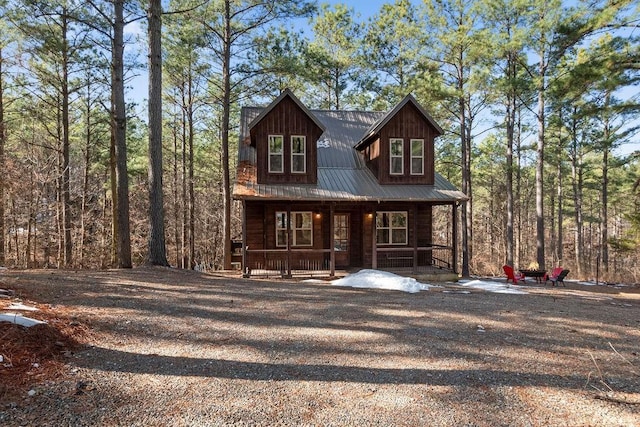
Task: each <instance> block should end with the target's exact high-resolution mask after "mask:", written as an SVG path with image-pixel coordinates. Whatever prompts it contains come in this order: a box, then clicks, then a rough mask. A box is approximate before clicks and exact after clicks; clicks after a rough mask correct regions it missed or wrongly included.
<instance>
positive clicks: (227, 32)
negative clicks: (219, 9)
mask: <svg viewBox="0 0 640 427" xmlns="http://www.w3.org/2000/svg"><path fill="white" fill-rule="evenodd" d="M223 37H224V41H223V45H224V46H223V49H224V54H223V65H222V86H223V98H222V191H223V195H224V218H223V222H224V237H223V239H224V243H223V247H224V253H223V260H224V261H223V267H224V269H225V270H230V269H231V184H230V177H229V116H230V110H231V43H232V40H231V5H230V0H225V2H224V36H223Z"/></svg>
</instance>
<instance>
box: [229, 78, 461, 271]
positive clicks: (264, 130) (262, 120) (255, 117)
mask: <svg viewBox="0 0 640 427" xmlns="http://www.w3.org/2000/svg"><path fill="white" fill-rule="evenodd" d="M240 120H241V123H240V144H239V153H238V170H237V179H236V183H235V186H234V190H233V196H234V198H235V199H236V200H240V201H241V202H242V206H243V218H242V246H241V247H239V248H238V250H239V251H241V252H240V254H238V257H240V255H241V259H242V270H243V272H244V274H245V276H249V275H252V274H269V273H271V274H274V273H275V274H282V275H284V276H291V275H292V274H296V273H299V272H302V273H303V274H313V273H315V272H324V273H329V274H331V275H333V274H334V272H335V270H336V269H350V268H374V269H376V268H377V269H389V270H400V269H404V270H405V271H406V270H408V271H409V272H413V273H421V272H427V271H429V270H432V269H434V268H440V269H447V270H450V271H453V272H455V271H456V269H457V266H456V258H457V256H456V237H455V236H456V234H457V233H456V209H457V207H458V205H459V204H460V202H462V201H463V200H466V196H465V195H464V194H463V193H462V192H460V191H458V190H457V189H456V188H455V187H454V186H453V185H451V184H450V183H449V182H447V181H446V180H445V179H444V178H443V177H442V176H440V175H439V174H437V173H436V172H435V171H434V139H435V138H436V137H437V136H439V135H441V134H442V129H441V128H440V126H438V124H437V123H436V122H435V121H434V120H433V118H432V117H431V116H430V115H429V114H428V113H427V112H426V111H425V110H424V109H423V108H422V107H421V106H420V104H418V102H417V101H416V100H415V99H414V98H413V97H412V96H411V95H409V96H407V97H406V98H404V99H403V100H402V101H401V102H400V103H399V104H398V105H397V106H396V107H395V108H393V109H392V110H391V111H389V112H386V113H384V112H368V111H325V110H309V109H308V108H307V107H306V106H305V105H303V104H302V103H301V102H300V100H299V99H298V98H296V97H295V95H294V94H293V93H292V92H291V91H289V90H285V91H284V92H283V93H282V94H281V95H280V96H279V97H278V98H277V99H275V100H274V101H273V102H272V103H271V104H270V105H269V106H267V107H245V108H243V109H242V111H241V118H240ZM435 206H440V207H441V208H442V206H445V208H444V209H442V211H443V212H445V213H446V215H447V219H446V222H447V223H448V224H449V229H448V232H447V233H446V234H447V235H448V241H445V242H444V244H442V243H440V244H434V239H433V238H432V223H433V215H434V214H433V212H434V207H435ZM446 206H449V207H450V208H446Z"/></svg>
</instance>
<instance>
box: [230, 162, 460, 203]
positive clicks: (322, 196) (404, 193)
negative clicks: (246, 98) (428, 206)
mask: <svg viewBox="0 0 640 427" xmlns="http://www.w3.org/2000/svg"><path fill="white" fill-rule="evenodd" d="M234 196H235V197H236V198H240V199H263V198H264V199H280V200H324V201H360V202H362V201H378V202H379V201H383V200H384V201H426V202H436V203H437V202H442V203H450V202H452V201H463V200H466V199H467V197H466V196H465V195H464V193H462V192H461V191H459V190H456V188H455V187H454V186H453V185H452V184H451V183H449V182H448V181H447V180H445V179H444V178H443V177H442V176H440V175H439V174H436V180H435V184H434V185H380V184H379V183H378V181H377V180H376V178H375V177H374V176H373V174H372V173H371V172H370V171H369V170H368V169H346V168H318V183H317V185H311V184H305V185H297V186H293V185H289V184H256V183H255V182H245V183H236V186H235V188H234Z"/></svg>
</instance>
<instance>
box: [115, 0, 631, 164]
mask: <svg viewBox="0 0 640 427" xmlns="http://www.w3.org/2000/svg"><path fill="white" fill-rule="evenodd" d="M393 1H394V0H350V1H348V0H342V1H341V0H320V1H318V4H322V3H329V4H330V5H336V4H340V3H346V4H347V5H348V6H349V7H351V8H353V10H354V11H355V14H356V18H357V19H358V20H359V21H361V22H366V21H367V20H368V19H369V18H370V17H372V16H373V15H375V14H376V13H378V11H379V10H380V8H381V7H382V5H383V4H385V3H392V2H393ZM411 2H412V3H419V1H416V0H411ZM296 25H298V26H299V28H300V29H301V30H302V31H304V33H305V34H307V35H310V33H311V31H310V29H309V22H308V19H306V18H305V19H300V20H298V22H297V23H296ZM126 31H127V32H128V34H129V35H130V36H132V37H145V34H144V30H143V29H142V28H141V27H140V21H136V22H135V23H133V24H130V25H129V26H128V27H127V28H126ZM142 45H143V46H144V43H143V44H142ZM139 56H140V58H141V60H143V59H144V57H145V54H144V52H143V53H141V54H140V55H139ZM131 85H132V89H131V90H128V91H127V93H126V98H127V101H129V102H137V103H138V104H139V105H138V109H137V110H138V113H139V115H140V116H144V117H143V118H145V119H146V110H147V106H146V104H145V102H146V101H145V100H146V99H147V97H148V95H147V94H148V78H147V72H146V70H139V71H138V75H137V76H136V77H135V78H134V79H133V80H132V81H131ZM634 90H635V92H637V88H628V89H625V94H628V93H629V91H634ZM634 122H635V121H634ZM481 139H482V138H479V139H478V141H480V140H481ZM633 141H634V142H632V143H628V144H625V145H623V146H621V147H619V148H617V149H616V150H614V153H615V154H616V155H629V154H631V153H633V152H635V151H640V135H636V136H635V137H634V138H633Z"/></svg>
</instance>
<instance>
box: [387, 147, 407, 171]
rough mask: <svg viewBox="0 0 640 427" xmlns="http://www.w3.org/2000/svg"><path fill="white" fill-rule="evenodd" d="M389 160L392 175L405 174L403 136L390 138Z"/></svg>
mask: <svg viewBox="0 0 640 427" xmlns="http://www.w3.org/2000/svg"><path fill="white" fill-rule="evenodd" d="M389 162H390V164H389V171H390V173H391V175H402V174H404V140H403V139H402V138H390V139H389Z"/></svg>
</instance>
